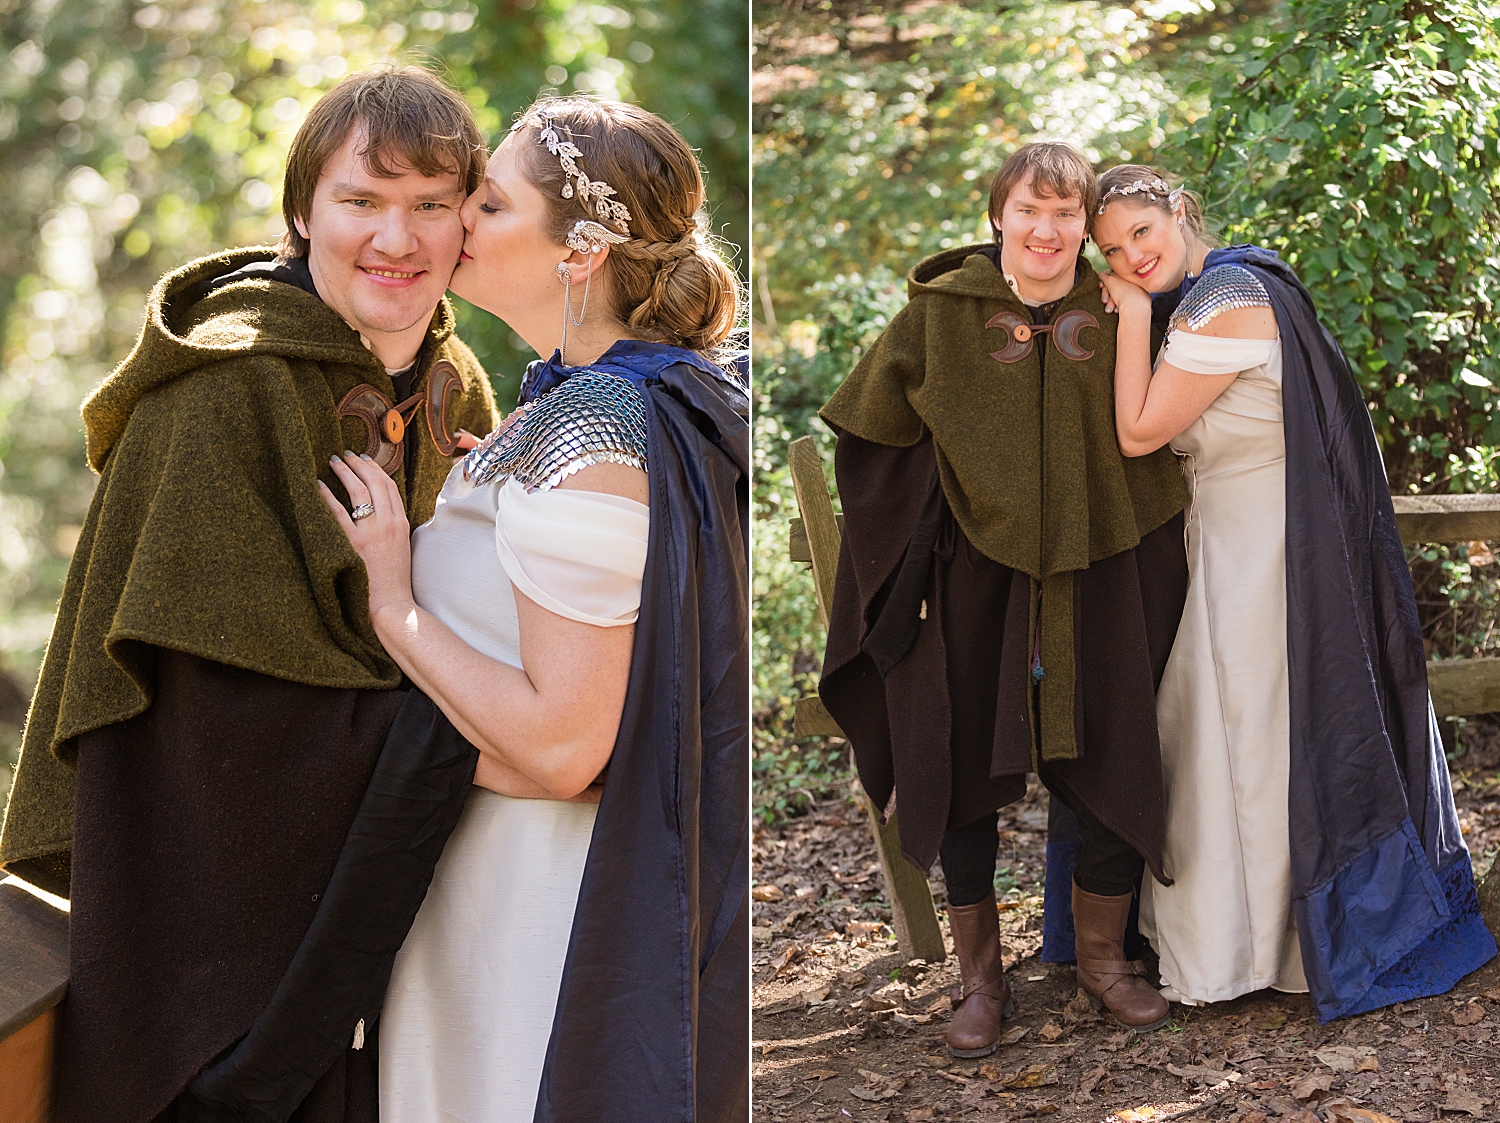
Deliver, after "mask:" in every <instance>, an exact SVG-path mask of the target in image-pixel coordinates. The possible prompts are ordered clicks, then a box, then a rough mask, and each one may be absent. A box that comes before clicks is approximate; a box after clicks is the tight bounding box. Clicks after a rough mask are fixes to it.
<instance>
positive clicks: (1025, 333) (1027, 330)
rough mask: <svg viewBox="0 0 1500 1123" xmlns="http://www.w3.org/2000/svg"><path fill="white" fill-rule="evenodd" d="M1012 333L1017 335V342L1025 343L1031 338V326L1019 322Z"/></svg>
mask: <svg viewBox="0 0 1500 1123" xmlns="http://www.w3.org/2000/svg"><path fill="white" fill-rule="evenodd" d="M1011 334H1012V335H1014V336H1015V337H1016V342H1017V343H1025V342H1026V341H1027V340H1028V339H1030V338H1031V327H1030V326H1029V325H1027V324H1017V325H1016V330H1015V331H1014V332H1012V333H1011Z"/></svg>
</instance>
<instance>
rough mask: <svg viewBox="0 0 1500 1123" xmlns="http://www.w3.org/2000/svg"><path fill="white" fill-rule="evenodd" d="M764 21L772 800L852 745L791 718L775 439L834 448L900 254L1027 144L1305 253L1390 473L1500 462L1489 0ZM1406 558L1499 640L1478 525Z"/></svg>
mask: <svg viewBox="0 0 1500 1123" xmlns="http://www.w3.org/2000/svg"><path fill="white" fill-rule="evenodd" d="M754 35H755V47H756V56H755V66H756V72H755V77H754V82H755V85H754V96H753V108H752V114H753V130H754V134H755V135H754V138H753V166H754V175H755V200H756V201H755V227H754V270H753V271H754V275H755V289H754V299H753V301H752V307H753V309H754V314H755V321H754V331H755V339H756V389H755V394H756V405H757V419H756V466H757V479H756V492H755V495H756V518H757V522H756V556H755V559H754V561H755V592H756V644H757V650H756V659H757V663H756V683H755V690H756V695H755V697H756V703H755V705H756V713H755V724H756V732H755V737H756V752H757V756H756V781H757V800H758V802H759V805H760V808H761V810H762V812H763V813H764V814H767V815H772V816H774V815H777V814H781V813H785V812H786V811H787V810H789V809H793V808H795V807H796V806H797V805H798V804H799V802H801V801H803V800H805V799H806V798H807V796H808V794H809V793H812V792H816V791H818V790H821V789H825V788H827V787H828V786H829V785H831V784H832V783H834V782H836V781H838V780H840V779H841V778H842V776H843V775H844V769H845V767H846V764H845V762H844V760H843V756H842V752H841V750H840V748H839V747H838V746H837V745H835V746H833V747H832V748H830V747H828V746H825V745H823V744H821V743H818V742H813V743H808V744H805V745H804V744H799V743H798V742H796V741H795V740H794V739H793V738H792V736H791V713H792V703H793V701H794V700H795V698H797V697H799V696H801V695H803V694H806V693H810V692H811V691H812V690H813V689H815V687H816V681H817V673H818V670H819V659H820V657H821V653H822V645H823V634H822V629H821V627H820V626H819V624H818V621H817V617H816V607H815V604H814V600H813V595H812V589H811V579H810V575H808V574H807V573H806V572H805V571H804V570H803V569H802V567H800V566H795V565H793V564H791V563H790V562H789V561H788V560H787V548H786V527H787V520H788V518H789V517H791V515H793V514H795V502H794V500H793V497H792V491H791V487H790V482H789V480H788V478H787V475H786V470H785V448H786V443H787V442H788V441H789V440H790V439H792V438H793V437H796V436H800V435H801V434H803V433H809V432H810V433H812V434H814V435H815V436H816V437H817V438H818V439H819V440H820V442H821V443H822V445H823V447H824V450H825V453H831V448H832V442H831V439H830V436H829V434H828V432H827V430H826V429H825V428H824V427H823V426H822V424H821V423H820V422H819V421H818V420H817V418H816V416H815V414H816V410H817V407H818V406H819V405H821V404H822V402H824V401H825V400H826V399H827V398H828V396H829V394H831V393H832V391H833V389H834V388H835V387H836V386H837V385H838V383H839V381H840V380H841V379H842V378H843V377H844V375H845V374H847V373H848V371H849V370H850V369H852V368H853V366H854V365H855V363H856V362H857V361H858V359H859V356H860V354H861V351H862V348H863V347H865V346H867V345H868V343H869V342H870V340H872V339H873V338H874V336H875V335H877V334H878V333H879V331H880V330H881V329H882V328H883V327H884V326H885V324H886V323H887V322H888V319H889V317H890V316H891V315H892V314H893V313H894V312H895V311H896V310H897V309H899V308H900V307H901V306H902V305H903V304H904V303H905V282H904V274H905V271H906V270H907V269H908V268H910V266H911V265H913V264H914V263H915V262H916V261H917V260H919V259H920V258H921V257H922V256H924V255H926V254H929V253H933V252H935V251H937V250H940V249H944V248H947V247H949V246H956V245H962V244H964V243H966V242H977V241H988V240H989V238H990V234H989V230H988V227H987V223H986V218H985V210H986V201H987V199H988V193H989V181H990V178H991V177H992V176H993V174H994V172H995V170H996V169H997V168H998V167H999V165H1000V163H1001V161H1002V160H1003V159H1004V158H1005V156H1007V155H1008V154H1009V153H1010V152H1012V151H1013V150H1014V149H1015V148H1016V147H1017V146H1018V145H1020V144H1022V143H1025V142H1027V141H1031V140H1042V139H1046V140H1064V141H1068V142H1070V143H1072V144H1074V145H1076V146H1077V147H1078V148H1080V149H1081V150H1082V151H1083V152H1084V153H1085V155H1087V156H1088V158H1089V159H1090V160H1092V161H1094V162H1095V163H1096V165H1098V166H1099V167H1100V169H1101V170H1102V169H1103V168H1104V167H1107V166H1109V165H1112V164H1117V163H1125V162H1130V163H1149V164H1156V165H1158V166H1160V167H1162V168H1164V169H1166V170H1168V171H1169V172H1170V173H1174V174H1175V175H1177V176H1178V177H1181V178H1182V179H1184V180H1185V181H1186V182H1187V184H1188V186H1190V187H1192V188H1193V189H1194V190H1196V191H1198V192H1199V193H1200V194H1202V195H1203V196H1204V197H1205V199H1206V202H1207V206H1208V212H1209V215H1210V218H1211V219H1215V220H1217V224H1218V226H1219V228H1220V229H1221V231H1222V233H1223V236H1224V237H1225V239H1226V240H1228V241H1247V240H1253V241H1256V242H1259V243H1261V244H1264V245H1268V246H1270V247H1272V248H1274V249H1276V250H1278V251H1279V252H1280V253H1281V254H1282V256H1283V257H1284V258H1286V259H1287V260H1288V261H1290V262H1291V263H1292V265H1293V266H1294V267H1295V268H1296V270H1297V271H1298V273H1299V275H1300V276H1301V277H1302V279H1303V281H1304V282H1305V283H1306V284H1307V286H1308V288H1309V289H1310V290H1311V292H1312V295H1313V299H1314V301H1315V302H1316V304H1317V306H1318V311H1319V314H1320V316H1321V317H1322V319H1323V321H1324V323H1325V324H1327V325H1328V326H1329V327H1330V328H1331V329H1332V330H1333V332H1334V334H1335V335H1336V336H1337V337H1338V339H1339V342H1340V343H1341V344H1342V346H1343V347H1344V349H1345V351H1346V352H1347V353H1348V355H1349V358H1350V360H1351V362H1352V363H1353V365H1354V367H1355V369H1356V372H1357V376H1358V377H1359V378H1360V380H1361V382H1362V384H1363V386H1364V388H1365V392H1366V397H1367V400H1368V402H1369V404H1370V407H1371V413H1372V417H1373V419H1374V422H1375V425H1376V429H1377V431H1378V433H1379V435H1380V438H1381V442H1382V446H1383V449H1384V452H1385V457H1386V462H1387V467H1388V470H1389V474H1390V477H1391V484H1392V488H1393V490H1401V491H1414V492H1415V491H1442V492H1450V491H1475V490H1486V491H1494V490H1496V489H1497V486H1500V480H1497V473H1496V466H1497V456H1500V412H1497V411H1496V408H1495V404H1494V403H1495V392H1494V386H1495V383H1496V382H1500V318H1497V314H1496V308H1495V302H1496V300H1497V298H1500V255H1497V253H1496V250H1495V246H1496V244H1497V236H1500V6H1497V5H1495V4H1493V3H1481V2H1478V0H1457V2H1454V3H1442V4H1439V3H1424V2H1414V3H1406V4H1402V3H1352V4H1351V3H1347V2H1345V0H1129V2H1126V3H1097V2H1081V3H1007V2H1005V0H1000V2H998V3H996V2H989V3H975V4H950V3H933V2H930V0H923V2H915V3H899V2H898V3H875V2H869V0H760V2H757V3H756V5H755V31H754ZM1095 264H1096V266H1098V267H1101V268H1102V263H1100V262H1098V261H1097V260H1096V261H1095ZM1475 545H1476V547H1481V546H1482V544H1475ZM1413 570H1414V575H1415V577H1416V578H1417V581H1418V595H1419V600H1421V601H1422V602H1423V615H1424V625H1425V626H1426V634H1427V637H1428V640H1429V643H1430V644H1431V647H1432V651H1433V654H1434V655H1437V656H1443V655H1472V654H1476V653H1488V654H1493V653H1496V649H1497V648H1500V637H1497V636H1496V635H1495V630H1496V616H1497V609H1500V597H1497V582H1496V579H1495V571H1496V567H1495V563H1494V561H1493V558H1492V557H1491V556H1490V555H1489V552H1488V550H1486V549H1479V548H1476V549H1475V550H1474V551H1472V552H1469V551H1465V550H1463V549H1462V548H1455V549H1453V550H1449V549H1447V548H1437V549H1429V550H1426V551H1424V552H1422V554H1421V555H1420V556H1418V557H1414V559H1413Z"/></svg>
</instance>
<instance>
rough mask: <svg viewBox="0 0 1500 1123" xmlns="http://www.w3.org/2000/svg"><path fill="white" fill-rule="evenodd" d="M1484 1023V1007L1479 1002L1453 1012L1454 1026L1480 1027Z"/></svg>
mask: <svg viewBox="0 0 1500 1123" xmlns="http://www.w3.org/2000/svg"><path fill="white" fill-rule="evenodd" d="M1482 1021H1484V1007H1483V1006H1481V1005H1480V1004H1479V1003H1477V1002H1470V1003H1469V1004H1468V1005H1466V1006H1460V1007H1459V1008H1458V1009H1457V1010H1455V1011H1453V1024H1454V1025H1456V1026H1472V1025H1478V1024H1479V1023H1480V1022H1482Z"/></svg>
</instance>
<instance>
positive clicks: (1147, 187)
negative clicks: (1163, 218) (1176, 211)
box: [1094, 178, 1182, 215]
mask: <svg viewBox="0 0 1500 1123" xmlns="http://www.w3.org/2000/svg"><path fill="white" fill-rule="evenodd" d="M1142 193H1144V194H1146V195H1149V196H1151V198H1153V199H1165V200H1166V201H1167V202H1168V203H1170V204H1171V205H1172V206H1176V205H1177V200H1178V199H1181V198H1182V188H1180V187H1179V188H1177V189H1176V190H1175V191H1174V190H1173V189H1172V188H1170V187H1168V186H1167V181H1166V180H1164V179H1160V178H1158V179H1138V180H1136V181H1135V182H1134V183H1127V184H1125V185H1123V186H1121V185H1120V184H1116V185H1115V186H1114V187H1111V188H1110V189H1109V190H1108V191H1106V192H1105V193H1104V197H1103V198H1101V199H1100V200H1099V208H1098V209H1097V210H1096V211H1094V213H1095V214H1096V215H1101V214H1103V213H1104V208H1105V207H1107V206H1109V201H1110V200H1111V199H1113V198H1114V197H1115V196H1117V195H1138V194H1142Z"/></svg>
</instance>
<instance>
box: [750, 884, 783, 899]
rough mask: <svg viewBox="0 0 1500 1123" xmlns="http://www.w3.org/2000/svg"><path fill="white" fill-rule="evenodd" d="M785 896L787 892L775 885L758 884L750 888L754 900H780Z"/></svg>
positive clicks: (751, 897)
mask: <svg viewBox="0 0 1500 1123" xmlns="http://www.w3.org/2000/svg"><path fill="white" fill-rule="evenodd" d="M785 896H786V894H785V893H783V892H782V891H781V890H780V889H778V888H776V886H774V885H757V886H756V887H755V888H754V889H752V890H750V899H751V900H752V901H779V900H781V898H783V897H785Z"/></svg>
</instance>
